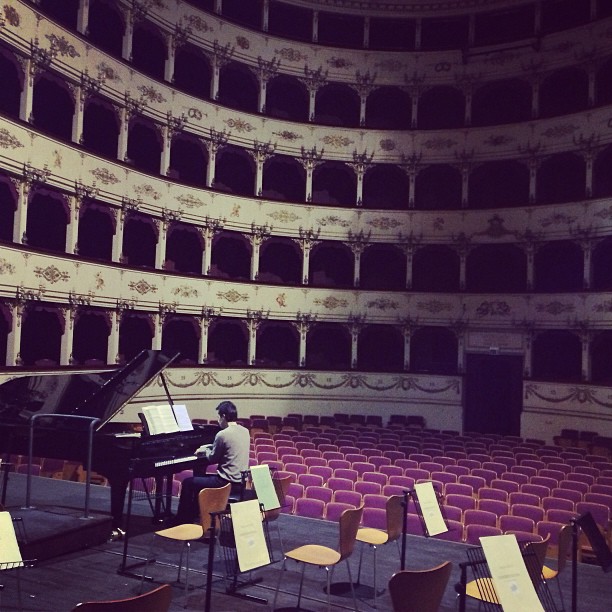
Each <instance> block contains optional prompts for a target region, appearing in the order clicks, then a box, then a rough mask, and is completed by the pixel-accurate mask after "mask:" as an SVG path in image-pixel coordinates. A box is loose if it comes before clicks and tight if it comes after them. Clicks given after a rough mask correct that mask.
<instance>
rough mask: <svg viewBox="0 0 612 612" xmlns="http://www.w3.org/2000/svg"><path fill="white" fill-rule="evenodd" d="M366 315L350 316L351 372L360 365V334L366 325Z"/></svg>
mask: <svg viewBox="0 0 612 612" xmlns="http://www.w3.org/2000/svg"><path fill="white" fill-rule="evenodd" d="M365 320H366V318H365V315H349V318H348V326H349V330H350V332H351V370H355V369H356V368H357V365H358V364H359V332H360V331H361V328H362V327H363V326H364V325H365Z"/></svg>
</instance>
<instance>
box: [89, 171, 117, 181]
mask: <svg viewBox="0 0 612 612" xmlns="http://www.w3.org/2000/svg"><path fill="white" fill-rule="evenodd" d="M90 172H91V174H93V175H94V176H95V177H96V179H97V180H98V181H100V183H103V184H104V185H116V184H117V183H118V182H119V179H118V178H117V177H116V176H115V175H114V174H113V173H112V172H111V171H110V170H107V169H106V168H94V169H93V170H90Z"/></svg>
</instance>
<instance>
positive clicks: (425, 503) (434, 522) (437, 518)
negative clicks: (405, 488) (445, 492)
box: [414, 481, 448, 536]
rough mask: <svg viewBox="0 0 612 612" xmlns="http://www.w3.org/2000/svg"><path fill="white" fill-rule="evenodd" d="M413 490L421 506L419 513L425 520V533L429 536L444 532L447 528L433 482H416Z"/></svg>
mask: <svg viewBox="0 0 612 612" xmlns="http://www.w3.org/2000/svg"><path fill="white" fill-rule="evenodd" d="M414 490H415V492H416V496H417V499H418V500H419V506H420V507H421V514H422V515H423V520H424V521H425V527H426V528H427V533H428V534H429V535H430V536H435V535H439V534H441V533H446V532H447V531H448V528H447V527H446V523H445V522H444V517H443V516H442V511H441V510H440V504H439V502H438V497H437V495H436V491H435V489H434V487H433V482H431V481H429V482H418V483H417V484H415V485H414Z"/></svg>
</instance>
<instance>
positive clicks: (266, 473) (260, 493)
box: [251, 464, 280, 510]
mask: <svg viewBox="0 0 612 612" xmlns="http://www.w3.org/2000/svg"><path fill="white" fill-rule="evenodd" d="M251 480H252V481H253V487H255V493H256V494H257V499H258V500H259V503H260V504H262V505H263V507H264V510H276V509H277V508H280V501H279V500H278V495H276V489H275V488H274V482H272V475H271V474H270V466H269V465H265V464H264V465H254V466H252V467H251Z"/></svg>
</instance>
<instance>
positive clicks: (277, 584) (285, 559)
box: [272, 557, 287, 610]
mask: <svg viewBox="0 0 612 612" xmlns="http://www.w3.org/2000/svg"><path fill="white" fill-rule="evenodd" d="M286 562H287V557H283V565H282V566H281V568H280V571H279V572H278V582H277V583H276V591H274V601H273V602H272V610H274V609H275V608H276V598H277V597H278V591H279V589H280V583H281V580H282V579H283V572H284V571H285V563H286Z"/></svg>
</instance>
